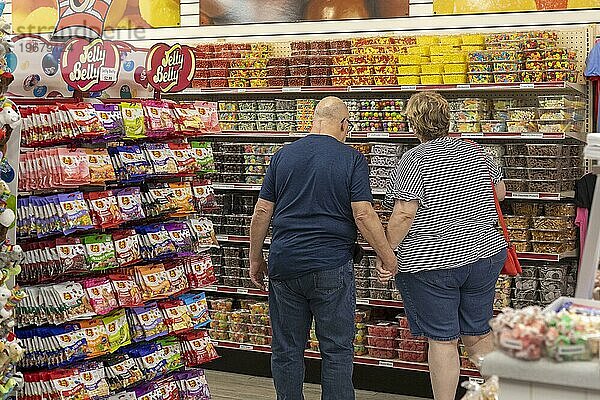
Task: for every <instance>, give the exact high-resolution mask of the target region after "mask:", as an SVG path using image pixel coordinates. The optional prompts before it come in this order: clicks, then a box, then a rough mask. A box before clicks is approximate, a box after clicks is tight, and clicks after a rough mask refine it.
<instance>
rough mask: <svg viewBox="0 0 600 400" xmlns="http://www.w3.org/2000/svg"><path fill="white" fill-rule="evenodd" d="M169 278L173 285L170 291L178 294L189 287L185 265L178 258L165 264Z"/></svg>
mask: <svg viewBox="0 0 600 400" xmlns="http://www.w3.org/2000/svg"><path fill="white" fill-rule="evenodd" d="M165 271H166V273H167V279H168V280H169V283H170V285H171V289H170V293H172V294H178V293H182V292H184V291H186V290H187V289H189V287H190V285H189V283H188V280H187V275H186V272H185V265H184V264H183V262H182V261H180V260H177V261H173V262H170V263H168V264H166V265H165Z"/></svg>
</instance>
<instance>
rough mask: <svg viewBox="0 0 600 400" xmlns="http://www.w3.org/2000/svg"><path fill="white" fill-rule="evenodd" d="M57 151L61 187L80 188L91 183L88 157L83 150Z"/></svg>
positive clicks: (60, 149) (62, 149)
mask: <svg viewBox="0 0 600 400" xmlns="http://www.w3.org/2000/svg"><path fill="white" fill-rule="evenodd" d="M57 151H58V165H59V173H60V181H59V182H60V184H61V186H80V185H86V184H88V183H90V170H89V167H88V163H87V155H86V154H85V152H84V151H83V150H81V149H75V150H71V149H66V148H59V149H57Z"/></svg>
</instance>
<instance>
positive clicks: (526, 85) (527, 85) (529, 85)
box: [519, 83, 535, 89]
mask: <svg viewBox="0 0 600 400" xmlns="http://www.w3.org/2000/svg"><path fill="white" fill-rule="evenodd" d="M519 87H520V88H521V89H533V88H535V84H533V83H521V84H520V85H519Z"/></svg>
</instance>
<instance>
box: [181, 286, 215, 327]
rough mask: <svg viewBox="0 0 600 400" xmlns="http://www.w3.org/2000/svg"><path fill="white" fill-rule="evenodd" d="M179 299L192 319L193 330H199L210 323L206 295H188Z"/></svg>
mask: <svg viewBox="0 0 600 400" xmlns="http://www.w3.org/2000/svg"><path fill="white" fill-rule="evenodd" d="M179 298H180V299H181V300H182V301H183V302H184V303H185V306H186V307H187V310H188V313H189V314H190V315H191V317H192V325H193V327H194V329H200V328H202V327H204V326H206V325H207V324H209V323H210V321H211V320H210V315H209V313H208V303H207V302H206V294H204V293H189V294H184V295H183V296H180V297H179Z"/></svg>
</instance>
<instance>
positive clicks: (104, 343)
mask: <svg viewBox="0 0 600 400" xmlns="http://www.w3.org/2000/svg"><path fill="white" fill-rule="evenodd" d="M76 325H77V326H79V329H81V331H82V332H83V336H84V338H85V342H86V346H85V347H86V351H85V352H86V357H87V358H95V357H99V356H101V355H104V354H108V352H109V351H110V343H109V338H108V332H107V331H106V327H105V326H104V324H103V323H102V320H101V319H99V318H93V319H89V320H86V321H81V322H79V323H78V324H76Z"/></svg>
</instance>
